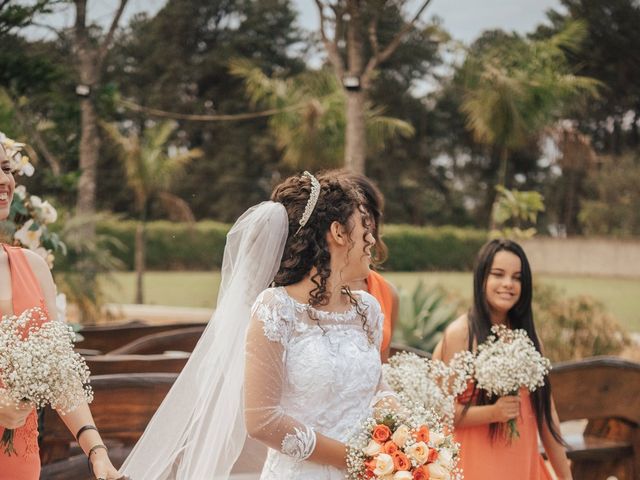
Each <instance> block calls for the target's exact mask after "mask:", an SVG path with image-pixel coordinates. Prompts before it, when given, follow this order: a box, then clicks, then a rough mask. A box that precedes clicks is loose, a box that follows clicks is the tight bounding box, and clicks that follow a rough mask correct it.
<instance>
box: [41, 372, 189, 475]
mask: <svg viewBox="0 0 640 480" xmlns="http://www.w3.org/2000/svg"><path fill="white" fill-rule="evenodd" d="M176 378H177V374H175V373H123V374H114V375H97V376H92V377H91V386H92V387H93V392H94V400H93V403H92V404H91V413H92V414H93V417H94V420H95V422H96V425H97V426H98V428H99V429H100V434H101V435H102V437H103V439H104V440H105V442H106V443H107V445H110V446H124V447H126V446H132V445H133V444H135V442H136V441H137V440H138V438H140V436H141V435H142V432H144V429H145V428H146V426H147V423H148V422H149V420H150V419H151V417H152V416H153V414H154V413H155V411H156V409H157V408H158V406H159V405H160V403H161V402H162V400H163V399H164V397H165V396H166V394H167V392H168V391H169V389H170V388H171V385H173V382H174V381H175V379H176ZM40 432H41V433H40V435H41V436H40V458H41V460H42V464H43V465H46V464H49V463H52V462H55V461H57V460H62V459H67V458H69V457H70V456H71V455H73V453H76V452H77V449H76V450H75V451H74V449H73V448H72V447H73V444H74V441H73V438H72V435H71V434H70V433H69V431H68V430H67V428H66V426H65V425H64V423H62V420H60V418H59V416H58V415H57V414H56V413H55V412H54V411H52V410H50V409H45V411H44V415H43V424H42V426H41V429H40ZM78 453H79V452H78ZM85 466H86V465H85Z"/></svg>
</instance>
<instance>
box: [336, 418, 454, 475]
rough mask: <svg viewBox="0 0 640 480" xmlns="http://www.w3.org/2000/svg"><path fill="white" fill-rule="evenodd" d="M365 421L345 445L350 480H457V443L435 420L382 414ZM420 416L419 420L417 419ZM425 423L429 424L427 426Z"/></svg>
mask: <svg viewBox="0 0 640 480" xmlns="http://www.w3.org/2000/svg"><path fill="white" fill-rule="evenodd" d="M376 417H377V418H373V417H371V418H368V419H367V420H365V422H364V424H363V428H362V429H361V430H360V431H359V432H358V433H357V434H356V435H355V436H354V437H353V438H352V440H351V441H350V442H349V444H348V453H347V478H348V479H350V480H363V479H377V480H429V479H431V480H460V479H462V478H463V477H462V473H461V472H460V471H459V469H458V468H457V462H458V444H457V443H455V442H454V441H453V438H452V437H451V436H450V435H445V434H444V433H443V431H442V428H441V426H440V425H439V424H434V422H437V419H436V417H435V416H434V415H430V416H429V420H430V421H428V422H427V421H424V420H425V418H426V417H425V416H424V415H421V416H416V415H412V418H403V417H401V416H400V415H399V414H397V413H395V412H393V411H383V412H379V413H378V414H377V415H376ZM420 417H421V418H420ZM428 424H432V427H429V426H428Z"/></svg>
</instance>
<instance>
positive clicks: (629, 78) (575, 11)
mask: <svg viewBox="0 0 640 480" xmlns="http://www.w3.org/2000/svg"><path fill="white" fill-rule="evenodd" d="M558 3H559V5H558V8H557V9H552V10H549V11H548V12H547V16H548V18H549V20H550V23H551V26H549V24H546V25H542V26H539V27H538V31H537V36H538V37H539V38H547V37H549V36H551V35H554V34H555V33H557V32H558V31H561V30H562V29H564V26H565V25H566V23H567V22H572V21H576V20H577V21H581V22H583V23H584V24H586V25H587V32H586V35H585V38H584V40H583V43H582V48H581V49H580V50H578V51H573V52H570V54H569V55H567V59H568V61H569V63H570V65H571V66H572V68H573V69H574V70H575V71H576V73H578V74H579V75H586V76H589V77H591V78H595V79H597V80H599V81H600V82H602V83H603V84H605V85H606V87H607V88H604V89H602V90H601V91H600V97H599V98H595V99H592V101H590V102H589V103H588V104H587V105H583V106H579V107H580V108H576V109H574V111H573V115H574V118H576V120H578V123H579V127H580V130H581V131H583V132H585V133H588V134H589V135H590V136H591V138H592V139H593V145H594V147H595V148H596V150H597V151H598V152H602V153H609V154H615V155H619V154H620V153H622V152H624V150H625V149H627V148H631V149H637V148H638V147H639V146H640V136H639V135H638V130H637V126H635V127H634V126H633V125H630V124H629V123H628V119H631V118H635V119H637V118H638V116H639V115H640V103H639V102H638V99H639V98H640V83H639V82H638V81H637V79H638V78H640V57H639V56H638V55H637V52H638V51H640V35H638V33H637V32H638V25H640V3H639V2H638V1H637V0H607V1H606V2H604V1H601V0H561V1H560V2H558ZM625 124H626V125H625ZM636 125H637V124H636Z"/></svg>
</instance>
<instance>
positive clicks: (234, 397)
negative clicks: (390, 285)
mask: <svg viewBox="0 0 640 480" xmlns="http://www.w3.org/2000/svg"><path fill="white" fill-rule="evenodd" d="M361 203H362V198H361V196H360V194H359V192H358V190H357V188H356V187H355V185H353V184H352V183H351V182H349V181H348V180H346V179H345V177H344V176H340V175H339V174H338V173H337V172H326V173H324V174H322V175H318V178H316V177H314V176H313V175H311V174H309V173H308V172H305V173H304V175H301V176H295V177H290V178H288V179H287V180H285V181H284V182H283V183H282V184H280V185H279V186H278V187H276V189H275V191H274V193H273V195H272V201H270V202H264V203H262V204H260V205H257V206H255V207H252V208H250V209H249V210H248V211H247V212H245V213H244V214H243V215H242V216H241V217H240V218H239V219H238V221H237V222H236V223H235V225H234V226H233V228H232V229H231V230H230V232H229V234H228V236H227V245H226V247H225V254H224V260H223V267H222V283H221V287H220V293H219V297H218V305H217V309H216V312H215V314H214V316H213V318H212V320H211V321H210V323H209V325H208V326H207V329H206V330H205V332H204V333H203V336H202V338H201V339H200V341H199V342H198V345H197V346H196V348H195V349H194V351H193V353H192V355H191V358H190V359H189V362H188V363H187V365H186V366H185V368H184V370H183V372H182V373H181V374H180V376H179V377H178V379H177V380H176V382H175V384H174V386H173V388H172V389H171V391H170V392H169V394H168V395H167V398H166V399H165V400H164V402H163V403H162V405H161V406H160V408H159V409H158V411H157V412H156V414H155V416H154V418H153V419H152V420H151V422H150V423H149V425H148V427H147V429H146V430H145V433H144V435H143V436H142V438H141V439H140V441H139V442H138V444H137V445H136V446H135V448H134V449H133V451H132V452H131V455H130V456H129V458H127V460H126V462H125V464H124V465H123V467H122V470H121V471H122V473H124V474H126V475H128V476H129V477H131V478H132V480H158V479H178V480H205V479H212V478H214V479H226V478H229V475H230V472H231V469H232V467H233V466H234V465H236V467H237V466H238V465H242V464H243V462H244V461H245V458H244V457H245V454H244V453H243V454H242V455H241V452H242V448H243V446H244V444H245V440H246V438H247V435H248V436H251V437H253V438H254V439H256V440H258V441H259V442H261V443H264V444H265V445H266V446H267V447H268V454H267V459H266V461H265V462H264V465H263V467H262V473H261V475H260V479H261V480H276V479H278V480H281V479H305V480H306V479H308V480H332V479H342V478H344V475H345V468H346V460H345V458H346V446H345V441H346V440H347V439H348V437H349V435H350V433H351V431H352V429H354V428H357V427H358V426H359V423H360V422H361V421H362V420H363V419H364V417H366V416H368V415H369V414H370V413H371V409H372V408H373V407H375V406H376V404H377V403H378V402H380V401H381V400H382V399H383V398H384V397H386V396H388V395H392V394H391V393H390V392H388V391H386V389H385V388H384V387H383V384H382V382H381V364H380V354H379V344H380V341H381V335H382V321H383V318H382V313H381V310H380V306H379V305H378V303H377V302H376V300H375V299H374V298H373V297H372V296H371V295H369V294H368V293H366V292H362V291H358V292H352V291H350V290H349V289H348V287H346V285H347V284H348V283H349V282H351V281H354V280H358V279H361V278H365V277H366V276H367V273H368V268H369V263H370V260H371V248H372V247H373V246H374V243H375V241H374V239H373V236H372V235H371V232H370V230H369V228H370V220H369V218H368V216H367V214H366V211H365V210H364V209H363V208H362V206H361ZM269 285H272V287H271V288H266V287H268V286H269ZM265 288H266V289H265ZM238 457H240V458H238Z"/></svg>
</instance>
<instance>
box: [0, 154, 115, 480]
mask: <svg viewBox="0 0 640 480" xmlns="http://www.w3.org/2000/svg"><path fill="white" fill-rule="evenodd" d="M0 167H1V168H0V220H5V219H6V218H7V217H8V216H9V209H10V206H11V201H12V198H13V192H14V189H15V180H14V178H13V173H12V171H11V162H10V159H9V158H8V155H7V150H6V149H5V147H4V146H3V144H2V142H0ZM33 307H40V308H42V310H43V311H44V312H45V314H47V312H48V313H49V314H50V313H51V312H56V305H55V285H54V283H53V279H52V278H51V273H50V271H49V267H48V266H47V264H46V262H45V261H44V260H43V259H42V258H40V257H39V256H38V255H37V254H36V253H34V252H31V251H30V250H25V249H22V248H17V247H10V246H8V245H4V244H2V246H1V248H0V314H1V315H12V314H20V313H22V312H24V311H25V310H27V309H30V308H33ZM62 419H63V421H64V422H65V424H66V425H67V427H68V428H69V430H70V431H71V432H72V433H73V434H76V437H77V438H78V443H79V445H80V447H81V448H82V449H83V451H84V452H85V453H86V454H87V456H88V457H89V460H90V463H91V465H92V467H93V471H94V473H95V474H96V477H97V478H101V479H103V480H107V479H115V478H118V477H119V476H120V475H119V474H118V472H117V470H116V469H115V468H114V467H113V465H111V462H110V461H109V457H108V455H107V452H106V447H104V445H103V442H102V439H101V438H100V435H99V434H98V431H97V429H96V428H95V426H94V425H93V418H92V417H91V412H90V411H89V407H88V406H87V404H86V403H85V404H83V405H80V406H79V407H78V408H77V409H76V410H74V411H73V412H71V413H68V414H66V415H65V416H64V417H62ZM5 428H11V429H14V430H15V432H14V449H15V453H13V454H11V455H8V454H6V453H5V452H4V450H3V449H2V448H0V480H37V479H38V478H39V476H40V457H39V450H38V425H37V417H36V411H35V410H34V409H33V408H32V407H30V406H29V405H28V404H26V403H25V404H23V405H16V404H15V403H13V402H11V401H9V400H8V399H7V397H6V396H5V394H3V393H2V391H1V390H0V436H2V434H3V433H4V430H5Z"/></svg>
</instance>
